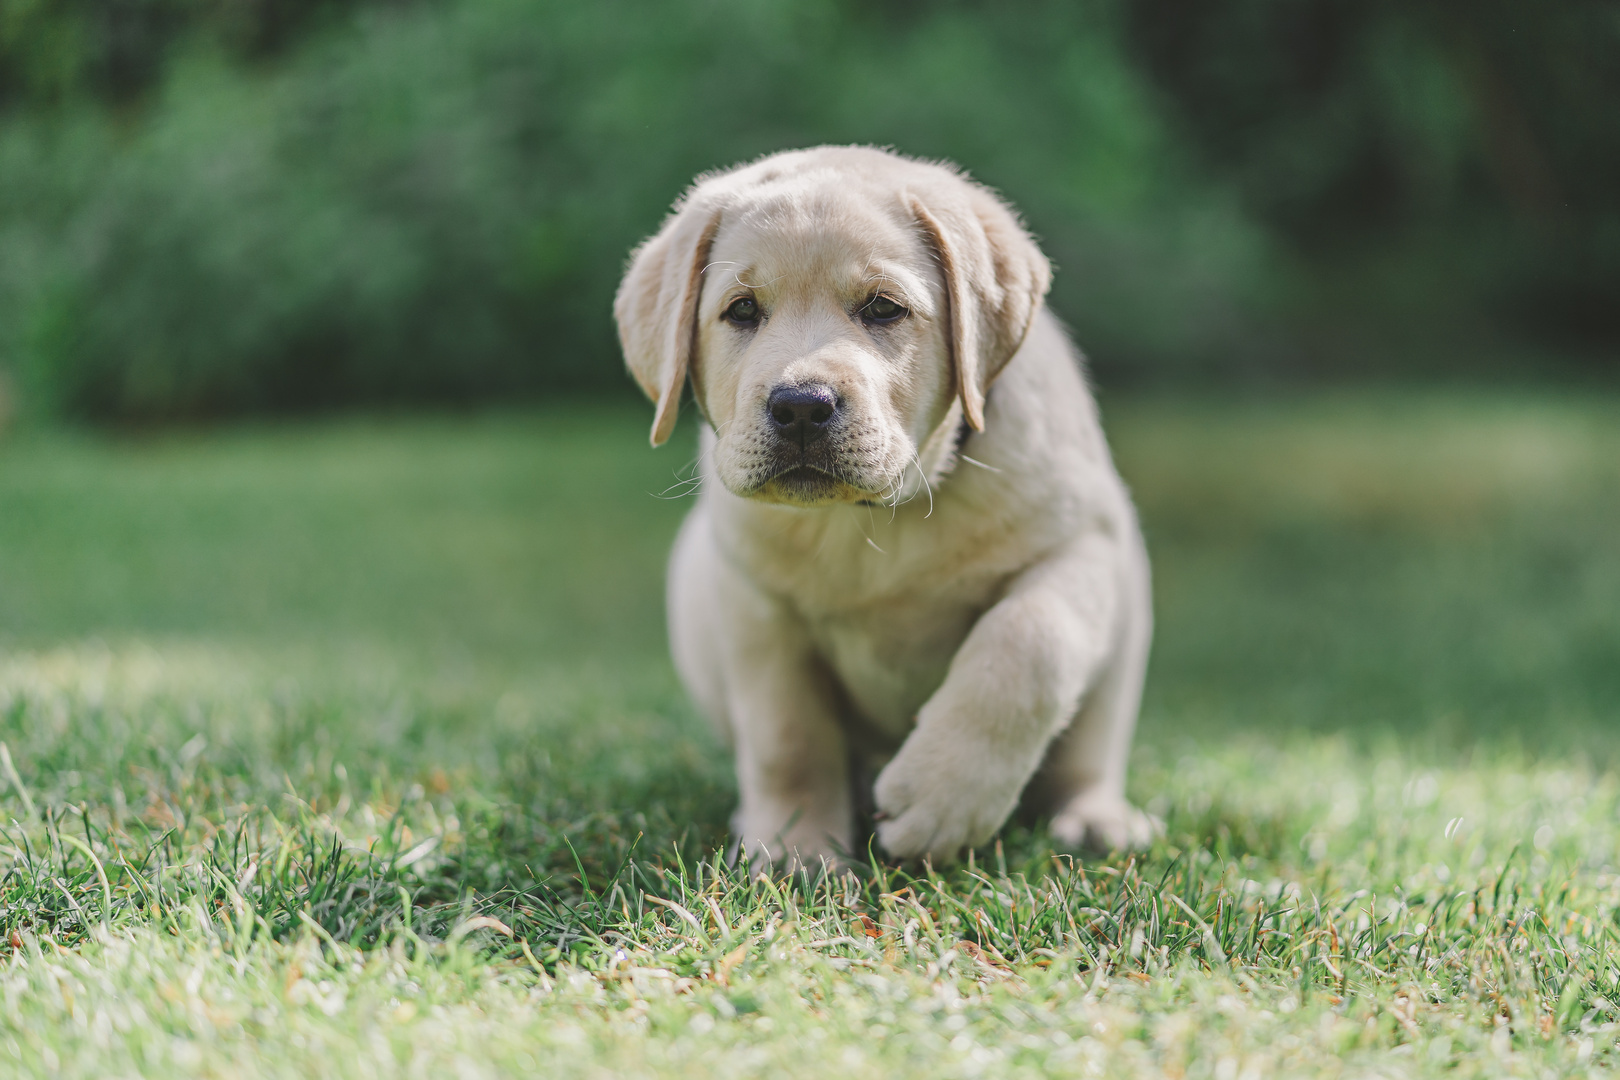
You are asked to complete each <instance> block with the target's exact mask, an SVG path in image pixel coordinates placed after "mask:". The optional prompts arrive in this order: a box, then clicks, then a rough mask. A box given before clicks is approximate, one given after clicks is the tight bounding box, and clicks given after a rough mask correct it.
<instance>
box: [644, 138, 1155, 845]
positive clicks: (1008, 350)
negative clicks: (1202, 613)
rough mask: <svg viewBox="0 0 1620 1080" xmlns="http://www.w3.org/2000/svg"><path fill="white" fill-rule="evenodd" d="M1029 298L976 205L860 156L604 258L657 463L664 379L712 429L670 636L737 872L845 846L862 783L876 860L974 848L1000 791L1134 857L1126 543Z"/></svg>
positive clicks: (966, 187)
mask: <svg viewBox="0 0 1620 1080" xmlns="http://www.w3.org/2000/svg"><path fill="white" fill-rule="evenodd" d="M1050 277H1051V270H1050V267H1049V266H1048V264H1047V261H1046V258H1045V257H1044V256H1043V255H1042V254H1041V252H1040V249H1039V248H1037V247H1036V246H1035V243H1034V241H1033V240H1031V239H1030V237H1029V235H1028V234H1027V233H1026V232H1025V231H1024V229H1023V228H1022V226H1021V225H1020V224H1019V221H1018V219H1017V217H1015V216H1014V214H1013V213H1012V212H1011V211H1010V210H1009V209H1008V208H1007V207H1006V206H1005V205H1004V204H1003V203H1001V202H1000V201H999V200H998V199H997V198H996V197H995V196H994V195H993V194H991V193H990V192H989V191H987V190H986V189H984V188H982V187H980V186H978V185H976V184H974V183H972V182H970V181H969V180H967V179H966V178H965V177H963V176H962V175H961V174H960V173H958V172H956V171H955V170H953V169H951V168H949V167H945V166H941V165H935V164H929V163H926V162H922V161H915V160H912V159H908V158H904V157H901V156H899V155H897V154H893V153H888V152H886V151H882V150H874V149H868V148H863V147H821V148H818V149H813V150H800V151H793V152H790V153H782V154H777V155H775V156H773V157H769V158H766V159H764V160H762V161H758V162H755V163H754V164H751V165H747V166H743V167H740V168H737V169H734V170H731V171H729V172H721V173H715V174H711V175H708V176H705V177H702V178H700V179H699V180H698V182H697V183H696V184H695V185H694V186H693V187H692V189H691V190H690V191H688V192H687V193H686V194H685V195H684V196H683V197H682V198H681V200H680V201H679V202H678V203H677V204H676V206H675V209H674V211H673V213H671V214H670V216H669V218H668V220H666V221H665V223H664V226H663V228H662V229H661V230H660V231H659V232H658V234H657V235H656V236H654V237H652V238H651V239H650V240H648V241H646V242H645V243H644V244H642V245H641V246H640V247H639V248H638V249H637V250H636V252H635V254H634V256H633V257H632V259H631V262H630V267H629V270H628V271H627V272H626V274H625V277H624V282H623V284H622V285H621V286H620V288H619V293H618V297H617V300H616V301H615V304H614V314H615V315H616V317H617V319H618V324H619V335H620V341H621V343H622V344H623V346H624V355H625V360H626V362H627V363H628V365H629V368H630V371H631V373H632V374H633V375H634V376H635V378H636V380H637V381H638V382H639V383H640V384H641V387H642V389H643V390H645V391H646V392H647V394H648V396H649V397H651V398H652V399H653V400H654V401H655V402H656V403H657V412H656V415H655V417H654V420H653V427H652V441H653V445H655V446H656V445H658V444H659V443H662V442H663V441H664V440H665V439H667V438H668V437H669V434H670V431H671V430H672V429H673V428H674V426H675V415H676V410H677V408H678V407H679V404H680V399H681V396H682V394H683V392H684V389H685V384H686V382H687V380H688V379H690V380H691V383H692V387H693V390H694V392H695V396H696V399H697V404H698V408H699V409H701V410H702V412H703V416H704V418H705V419H706V420H707V421H708V424H707V426H706V427H705V428H704V430H703V433H702V458H701V470H702V478H703V485H702V492H701V494H700V495H699V496H698V501H697V505H696V506H695V507H694V508H693V510H692V512H691V514H690V516H688V517H687V519H686V523H685V525H684V526H683V527H682V529H681V532H680V536H679V538H678V539H677V540H676V542H675V551H674V554H673V556H672V558H671V560H670V568H669V597H668V599H669V634H670V642H671V647H672V650H673V653H674V659H675V665H676V668H677V669H678V670H679V672H680V675H681V678H682V680H683V681H684V682H685V684H686V686H687V688H688V689H689V691H690V693H691V695H692V697H693V698H694V699H695V700H696V702H697V704H698V705H699V707H700V708H702V709H703V710H704V711H705V712H707V713H708V714H709V715H710V716H711V717H712V718H713V719H714V720H715V721H716V722H717V723H718V724H719V726H720V728H721V729H722V731H723V732H724V733H725V734H726V736H728V737H729V739H730V741H731V744H732V746H733V748H734V750H735V754H736V767H737V786H738V789H739V791H740V793H741V805H740V806H739V807H738V809H737V812H736V814H735V816H734V817H733V826H734V828H735V831H736V834H737V838H738V840H739V841H740V842H741V844H742V846H743V850H744V851H746V852H747V853H748V855H749V857H750V858H752V859H754V860H756V861H761V860H773V861H776V862H777V863H778V865H783V864H786V865H790V866H794V865H797V866H815V865H818V863H819V862H820V861H821V860H832V859H836V858H837V857H839V856H840V855H848V854H851V853H854V854H858V853H859V852H858V848H857V847H856V836H855V829H856V819H857V803H858V801H864V800H865V799H866V797H867V793H866V792H864V791H858V790H857V785H858V784H859V783H860V781H859V779H858V778H859V777H860V776H861V775H862V773H863V769H865V770H870V772H876V775H877V781H876V784H875V786H874V787H873V788H872V790H871V792H870V798H871V802H872V805H873V806H874V809H875V813H874V817H875V819H876V821H877V836H878V841H879V842H880V843H881V844H882V846H883V847H884V849H886V850H887V851H888V852H889V853H890V854H891V855H895V856H902V857H906V856H931V857H932V858H934V859H935V860H947V859H950V858H953V857H955V856H957V855H958V854H959V853H960V852H961V851H962V849H963V848H966V847H972V846H974V845H978V844H982V843H984V842H985V841H987V840H989V839H990V837H991V836H992V835H993V834H994V833H995V832H996V830H997V829H999V828H1000V827H1001V825H1002V823H1003V822H1004V821H1005V820H1006V819H1007V817H1008V815H1009V814H1010V813H1011V812H1012V810H1013V809H1014V808H1015V806H1016V805H1017V804H1018V802H1019V798H1020V794H1021V793H1023V792H1024V790H1025V788H1026V787H1029V788H1030V789H1031V795H1032V797H1033V798H1038V799H1039V800H1040V805H1041V807H1043V808H1045V809H1047V810H1050V811H1051V813H1052V814H1053V818H1052V831H1053V833H1054V834H1055V836H1056V837H1057V838H1058V840H1059V841H1060V842H1061V843H1063V844H1066V845H1071V846H1081V845H1085V846H1091V847H1102V848H1122V847H1127V846H1132V845H1140V844H1143V843H1145V842H1146V841H1148V840H1149V839H1150V838H1151V836H1152V834H1153V831H1154V829H1155V827H1156V823H1155V822H1154V821H1153V820H1152V819H1150V818H1149V817H1148V816H1147V815H1145V814H1143V813H1141V812H1140V811H1138V810H1136V809H1134V808H1133V807H1132V806H1131V805H1130V804H1129V803H1128V802H1127V801H1126V799H1125V766H1126V756H1127V753H1128V750H1129V745H1130V740H1131V732H1132V729H1133V728H1134V726H1135V723H1136V712H1137V705H1138V701H1139V698H1140V694H1141V686H1142V677H1143V672H1144V669H1145V667H1146V664H1147V654H1148V641H1149V637H1150V633H1151V626H1150V619H1151V612H1150V606H1149V591H1148V561H1147V554H1146V551H1145V549H1144V547H1143V543H1142V537H1141V533H1140V531H1139V530H1138V527H1137V521H1136V514H1135V510H1134V508H1133V507H1132V505H1131V500H1130V497H1129V495H1128V494H1127V493H1126V490H1125V486H1124V484H1123V483H1122V482H1121V481H1120V478H1119V475H1118V473H1117V472H1115V470H1114V464H1113V461H1112V459H1111V458H1110V456H1109V452H1108V446H1107V443H1106V442H1105V441H1104V439H1103V434H1102V429H1101V427H1100V425H1099V423H1098V419H1097V409H1096V405H1095V403H1094V402H1093V400H1092V397H1091V394H1090V392H1089V391H1088V389H1087V387H1086V383H1085V379H1084V377H1083V375H1082V373H1081V368H1080V362H1079V357H1078V354H1077V353H1076V351H1075V349H1074V347H1073V346H1072V345H1071V344H1070V342H1069V339H1068V337H1067V335H1066V334H1065V332H1064V330H1063V327H1062V326H1060V325H1059V323H1058V321H1057V319H1056V318H1054V317H1053V316H1052V315H1051V314H1050V313H1048V312H1047V310H1046V309H1045V307H1044V305H1043V298H1044V297H1045V295H1046V290H1047V286H1048V283H1049V281H1050ZM878 769H881V771H880V772H878V771H877V770H878ZM870 772H868V773H867V775H870ZM1032 781H1033V783H1032Z"/></svg>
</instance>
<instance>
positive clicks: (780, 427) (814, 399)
mask: <svg viewBox="0 0 1620 1080" xmlns="http://www.w3.org/2000/svg"><path fill="white" fill-rule="evenodd" d="M765 411H766V412H767V413H769V414H770V417H771V426H772V427H774V428H775V429H776V433H777V435H779V436H781V437H782V438H784V439H786V440H787V441H788V442H791V443H797V444H798V445H799V446H800V447H801V448H802V447H805V446H808V445H810V444H811V443H813V442H815V441H816V440H817V439H819V438H821V437H822V436H823V435H825V434H827V427H828V426H829V425H830V424H831V423H832V421H833V417H835V416H837V415H838V395H837V394H835V393H833V389H832V387H830V386H823V385H821V384H820V383H811V384H809V385H807V386H779V387H777V388H776V389H775V390H772V391H771V396H770V398H769V399H768V400H767V401H766V402H765Z"/></svg>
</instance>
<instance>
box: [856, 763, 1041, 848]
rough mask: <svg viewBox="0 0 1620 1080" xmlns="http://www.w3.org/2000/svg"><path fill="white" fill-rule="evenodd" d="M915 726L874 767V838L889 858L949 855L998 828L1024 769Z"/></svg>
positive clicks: (1008, 811) (1013, 801)
mask: <svg viewBox="0 0 1620 1080" xmlns="http://www.w3.org/2000/svg"><path fill="white" fill-rule="evenodd" d="M920 734H922V733H921V732H917V733H914V734H913V736H912V739H911V740H910V741H908V742H907V743H906V744H905V745H904V746H903V747H901V748H900V753H899V754H897V755H896V756H895V759H894V760H893V761H891V762H889V764H888V766H887V767H886V768H885V769H884V770H883V771H882V772H881V773H879V774H878V778H877V784H876V785H875V786H874V789H873V793H872V794H873V798H874V800H875V801H876V803H877V811H878V824H877V836H878V843H880V844H882V845H883V849H884V850H885V851H887V852H888V853H889V854H890V855H893V856H895V857H897V858H902V859H905V858H921V857H924V856H926V857H928V858H931V859H932V860H934V861H935V862H940V863H943V862H950V861H951V860H953V859H955V858H957V857H958V856H959V855H960V854H961V853H962V850H963V849H964V848H970V847H977V846H978V845H980V844H983V843H985V842H986V841H988V840H989V839H990V838H991V837H992V836H994V835H995V833H996V830H997V829H999V828H1001V825H1002V822H1004V821H1006V820H1007V815H1009V814H1011V813H1012V810H1013V807H1014V806H1015V805H1016V804H1017V802H1018V793H1019V789H1020V788H1022V786H1023V782H1024V779H1025V776H1024V771H1023V770H1019V769H1013V768H1008V767H1007V766H1006V764H1005V763H1001V762H998V761H997V760H996V758H995V755H994V754H993V753H985V752H983V750H982V748H977V747H974V746H970V745H966V744H958V745H941V744H940V743H939V742H938V741H936V740H928V739H926V738H925V739H919V738H917V736H918V735H920Z"/></svg>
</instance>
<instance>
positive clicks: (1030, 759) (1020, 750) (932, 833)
mask: <svg viewBox="0 0 1620 1080" xmlns="http://www.w3.org/2000/svg"><path fill="white" fill-rule="evenodd" d="M1118 544H1119V541H1118V540H1117V539H1115V538H1113V537H1109V536H1106V535H1103V534H1101V533H1097V534H1093V535H1090V536H1087V537H1084V538H1082V539H1080V540H1078V541H1076V542H1075V544H1074V545H1073V546H1072V547H1071V548H1069V549H1067V550H1065V551H1064V552H1062V553H1060V554H1058V555H1056V556H1054V557H1053V558H1051V559H1048V560H1047V561H1046V562H1043V563H1040V564H1038V565H1036V566H1034V567H1031V568H1030V569H1029V570H1027V571H1025V572H1024V573H1023V574H1021V575H1019V577H1018V578H1016V579H1015V580H1014V581H1013V583H1012V585H1011V586H1010V588H1009V589H1008V591H1007V593H1006V595H1005V596H1004V597H1003V598H1002V599H1001V601H1000V602H999V603H997V604H996V605H995V606H994V607H992V608H991V609H990V610H989V611H987V612H985V613H984V615H982V616H981V617H980V618H979V621H978V622H977V623H976V624H975V625H974V627H973V629H972V630H971V631H970V632H969V634H968V636H967V640H966V641H964V642H963V643H962V646H961V648H960V649H958V650H957V653H956V656H955V657H954V658H952V660H951V666H950V670H949V671H948V672H947V674H946V676H945V681H944V683H943V684H941V686H940V688H939V689H938V690H936V691H935V692H934V695H933V697H931V698H929V699H928V701H927V702H926V703H924V705H923V707H922V709H921V710H920V711H919V713H918V715H917V726H916V728H915V729H914V730H913V731H912V733H911V735H910V736H909V737H908V738H907V739H906V741H905V743H904V744H903V745H902V746H901V747H900V752H899V753H898V754H896V755H895V758H894V760H893V761H891V762H890V763H889V765H888V766H887V767H886V768H885V769H884V770H883V773H882V774H881V775H880V776H879V777H878V781H877V785H876V791H875V795H876V798H877V807H878V811H879V814H880V815H881V816H882V818H883V819H884V820H881V821H880V822H879V824H878V839H879V840H880V841H881V842H882V844H883V846H884V847H885V848H886V849H887V850H888V851H889V852H890V853H891V854H893V855H899V856H916V855H925V854H926V855H931V856H933V857H934V858H936V859H950V858H953V857H955V856H956V854H957V853H958V852H959V851H960V850H961V848H963V847H964V846H973V845H977V844H981V843H983V842H985V841H986V840H988V839H989V838H990V836H991V835H992V834H993V833H994V832H995V831H996V830H997V829H998V828H1000V827H1001V824H1002V822H1003V821H1005V820H1006V818H1007V815H1008V814H1009V813H1011V811H1012V809H1013V807H1014V806H1015V805H1016V804H1017V801H1018V796H1019V793H1020V792H1021V791H1022V790H1023V788H1024V785H1025V784H1026V783H1027V782H1028V781H1029V779H1030V776H1031V775H1032V774H1033V773H1034V772H1035V769H1036V767H1037V766H1038V765H1039V764H1040V763H1041V760H1042V758H1043V757H1044V755H1045V752H1046V749H1047V746H1048V744H1049V743H1050V742H1051V740H1052V738H1053V736H1054V735H1056V734H1057V732H1058V731H1059V730H1060V729H1061V728H1062V727H1063V726H1064V725H1065V724H1066V723H1067V722H1068V721H1069V719H1070V718H1071V717H1073V716H1074V715H1075V711H1076V710H1077V709H1078V707H1079V705H1080V700H1081V696H1082V695H1083V694H1084V693H1085V692H1086V691H1087V690H1088V689H1090V687H1091V684H1092V682H1093V680H1094V679H1095V678H1096V677H1097V676H1098V675H1099V674H1100V672H1101V670H1102V666H1103V664H1104V663H1105V661H1106V660H1107V659H1108V657H1109V656H1110V655H1111V654H1112V652H1113V651H1114V650H1113V645H1114V641H1115V629H1116V627H1117V625H1118V624H1117V622H1116V620H1117V617H1118V605H1119V603H1120V602H1121V600H1122V597H1121V596H1120V588H1119V586H1120V581H1119V575H1118V572H1117V569H1118V566H1119V552H1118Z"/></svg>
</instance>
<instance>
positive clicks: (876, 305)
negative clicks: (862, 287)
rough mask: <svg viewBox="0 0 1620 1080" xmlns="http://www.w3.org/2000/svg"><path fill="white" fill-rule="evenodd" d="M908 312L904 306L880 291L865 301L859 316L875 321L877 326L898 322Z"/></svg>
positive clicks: (870, 321)
mask: <svg viewBox="0 0 1620 1080" xmlns="http://www.w3.org/2000/svg"><path fill="white" fill-rule="evenodd" d="M908 314H910V313H909V312H908V311H906V309H905V308H904V307H902V306H900V305H899V304H898V303H896V302H895V301H893V300H891V299H889V298H888V297H887V296H884V295H883V294H882V293H878V294H877V295H876V296H874V297H872V299H870V300H868V301H867V302H866V306H865V307H863V308H861V318H862V319H863V320H864V321H866V322H869V323H876V324H877V325H879V326H883V325H886V324H888V323H892V322H899V321H900V320H901V319H903V318H905V317H906V316H907V315H908Z"/></svg>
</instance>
